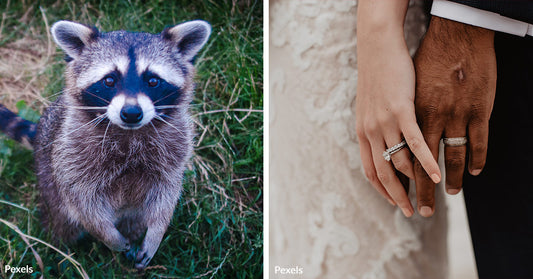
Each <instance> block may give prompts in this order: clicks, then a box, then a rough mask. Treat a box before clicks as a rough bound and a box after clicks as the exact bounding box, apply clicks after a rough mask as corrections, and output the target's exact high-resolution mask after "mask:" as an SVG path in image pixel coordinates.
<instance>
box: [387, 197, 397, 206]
mask: <svg viewBox="0 0 533 279" xmlns="http://www.w3.org/2000/svg"><path fill="white" fill-rule="evenodd" d="M387 201H388V202H389V203H390V204H391V205H392V206H396V203H395V202H394V201H393V200H391V199H387Z"/></svg>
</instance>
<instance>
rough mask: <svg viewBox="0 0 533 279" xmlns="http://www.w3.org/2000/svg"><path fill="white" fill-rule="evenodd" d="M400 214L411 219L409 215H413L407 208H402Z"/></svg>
mask: <svg viewBox="0 0 533 279" xmlns="http://www.w3.org/2000/svg"><path fill="white" fill-rule="evenodd" d="M402 212H403V215H405V217H411V215H413V212H412V211H411V210H409V209H407V208H402Z"/></svg>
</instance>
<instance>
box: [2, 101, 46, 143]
mask: <svg viewBox="0 0 533 279" xmlns="http://www.w3.org/2000/svg"><path fill="white" fill-rule="evenodd" d="M0 130H1V131H2V132H4V133H5V134H6V135H8V136H9V137H10V138H13V139H14V140H16V141H18V142H20V143H22V144H23V145H25V146H27V147H29V148H31V147H32V145H33V141H34V139H35V133H36V132H37V124H36V123H33V122H31V121H28V120H24V119H22V118H21V117H19V116H17V115H16V114H15V113H13V112H12V111H10V110H9V109H7V108H6V107H5V106H3V105H1V104H0Z"/></svg>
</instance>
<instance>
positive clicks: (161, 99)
mask: <svg viewBox="0 0 533 279" xmlns="http://www.w3.org/2000/svg"><path fill="white" fill-rule="evenodd" d="M179 92H180V91H179V90H176V91H174V92H170V93H168V94H167V95H165V96H163V97H161V98H160V99H159V100H156V101H154V105H155V104H157V103H159V102H161V101H163V100H164V99H166V98H168V97H170V96H172V95H174V94H176V93H179Z"/></svg>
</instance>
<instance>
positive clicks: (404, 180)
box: [396, 171, 409, 196]
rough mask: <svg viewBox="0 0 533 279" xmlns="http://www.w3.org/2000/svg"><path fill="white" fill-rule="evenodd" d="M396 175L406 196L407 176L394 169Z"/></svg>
mask: <svg viewBox="0 0 533 279" xmlns="http://www.w3.org/2000/svg"><path fill="white" fill-rule="evenodd" d="M396 176H398V179H399V180H400V183H402V186H403V189H404V190H405V192H406V193H407V196H409V177H407V176H406V175H405V174H403V173H401V172H399V171H396Z"/></svg>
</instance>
